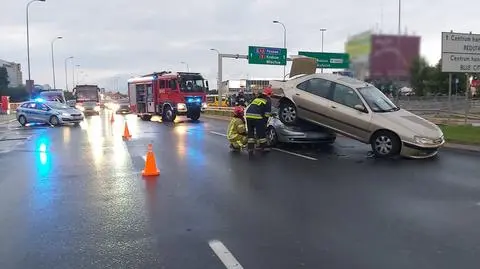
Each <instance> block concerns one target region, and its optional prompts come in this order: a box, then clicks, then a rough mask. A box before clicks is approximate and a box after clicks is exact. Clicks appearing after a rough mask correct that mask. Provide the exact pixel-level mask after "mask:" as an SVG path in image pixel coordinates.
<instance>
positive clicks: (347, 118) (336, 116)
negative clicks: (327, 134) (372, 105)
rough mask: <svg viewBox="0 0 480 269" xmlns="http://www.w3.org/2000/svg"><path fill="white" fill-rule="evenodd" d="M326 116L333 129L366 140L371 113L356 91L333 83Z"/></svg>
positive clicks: (367, 138)
mask: <svg viewBox="0 0 480 269" xmlns="http://www.w3.org/2000/svg"><path fill="white" fill-rule="evenodd" d="M331 100H332V103H331V107H330V109H329V114H328V116H329V117H330V118H331V119H332V124H333V126H334V128H335V129H337V130H338V131H340V132H341V133H344V134H345V135H348V136H350V137H352V138H355V139H358V140H360V141H363V142H368V140H369V138H370V126H371V118H372V114H371V113H370V112H369V111H368V110H367V109H366V106H365V104H364V103H363V101H362V99H361V98H360V96H359V95H358V93H357V91H355V90H354V89H352V88H350V87H347V86H345V85H342V84H338V83H334V88H333V92H332V96H331Z"/></svg>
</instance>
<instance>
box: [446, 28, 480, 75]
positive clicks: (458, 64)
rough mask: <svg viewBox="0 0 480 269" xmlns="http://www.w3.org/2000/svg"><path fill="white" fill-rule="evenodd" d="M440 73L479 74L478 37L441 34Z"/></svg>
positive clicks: (479, 53)
mask: <svg viewBox="0 0 480 269" xmlns="http://www.w3.org/2000/svg"><path fill="white" fill-rule="evenodd" d="M442 72H449V73H480V35H473V34H461V33H452V32H443V33H442Z"/></svg>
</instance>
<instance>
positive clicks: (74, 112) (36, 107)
mask: <svg viewBox="0 0 480 269" xmlns="http://www.w3.org/2000/svg"><path fill="white" fill-rule="evenodd" d="M83 118H84V116H83V113H82V112H81V111H79V110H78V109H75V108H72V107H69V106H67V105H65V104H63V103H60V102H55V101H46V102H43V101H38V100H35V101H27V102H24V103H22V104H21V105H20V106H19V107H18V108H17V120H18V122H19V123H20V124H21V125H23V126H25V125H26V124H27V123H48V124H51V125H53V126H57V125H61V124H65V123H73V124H75V125H78V124H79V123H80V122H81V121H83Z"/></svg>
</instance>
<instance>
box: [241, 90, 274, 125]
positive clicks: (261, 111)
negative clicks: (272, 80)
mask: <svg viewBox="0 0 480 269" xmlns="http://www.w3.org/2000/svg"><path fill="white" fill-rule="evenodd" d="M271 113H272V101H271V99H270V97H268V96H266V95H263V94H260V95H259V96H258V97H257V98H255V99H253V101H252V102H251V103H250V104H249V105H248V107H247V111H246V118H247V119H257V120H261V119H264V118H268V117H270V116H271Z"/></svg>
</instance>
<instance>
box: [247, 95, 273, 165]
mask: <svg viewBox="0 0 480 269" xmlns="http://www.w3.org/2000/svg"><path fill="white" fill-rule="evenodd" d="M271 95H272V88H271V87H266V88H265V89H264V90H263V93H260V94H258V95H257V96H256V98H255V99H253V101H252V102H251V103H250V105H248V107H247V113H246V118H247V130H248V144H247V148H248V154H249V155H250V156H251V155H253V151H254V150H255V144H256V142H258V144H259V149H260V150H262V151H269V150H270V149H269V147H268V145H267V138H266V128H267V120H268V117H270V116H271V112H272V101H271V99H270V96H271ZM255 136H256V137H257V138H258V141H256V140H255Z"/></svg>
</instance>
